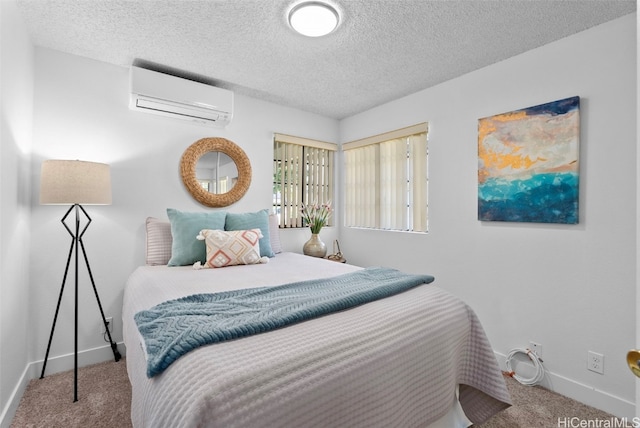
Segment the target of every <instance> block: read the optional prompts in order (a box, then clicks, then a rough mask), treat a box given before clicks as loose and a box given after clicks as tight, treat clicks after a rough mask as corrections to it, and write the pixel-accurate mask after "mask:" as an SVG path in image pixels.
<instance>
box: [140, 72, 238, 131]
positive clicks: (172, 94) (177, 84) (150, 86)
mask: <svg viewBox="0 0 640 428" xmlns="http://www.w3.org/2000/svg"><path fill="white" fill-rule="evenodd" d="M129 78H130V85H131V97H130V98H129V108H130V109H132V110H138V111H143V112H147V113H153V114H161V115H164V116H171V117H177V118H181V119H187V120H193V121H196V122H199V123H202V124H207V125H214V126H218V127H224V126H227V125H228V124H229V123H230V122H231V118H232V117H233V92H231V91H229V90H226V89H222V88H217V87H215V86H211V85H205V84H203V83H198V82H194V81H192V80H187V79H182V78H180V77H175V76H171V75H168V74H163V73H158V72H156V71H152V70H147V69H145V68H140V67H136V66H132V67H131V71H130V75H129Z"/></svg>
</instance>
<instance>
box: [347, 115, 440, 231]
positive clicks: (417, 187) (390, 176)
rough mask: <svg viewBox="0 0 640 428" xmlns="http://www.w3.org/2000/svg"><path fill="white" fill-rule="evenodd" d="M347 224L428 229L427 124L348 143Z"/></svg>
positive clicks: (353, 225)
mask: <svg viewBox="0 0 640 428" xmlns="http://www.w3.org/2000/svg"><path fill="white" fill-rule="evenodd" d="M343 150H344V160H345V225H346V226H350V227H364V228H376V229H384V230H402V231H415V232H426V231H427V208H428V204H427V184H428V176H427V154H428V152H427V124H426V123H423V124H419V125H415V126H412V127H408V128H403V129H400V130H396V131H392V132H389V133H385V134H381V135H377V136H374V137H369V138H365V139H362V140H358V141H354V142H350V143H346V144H344V145H343Z"/></svg>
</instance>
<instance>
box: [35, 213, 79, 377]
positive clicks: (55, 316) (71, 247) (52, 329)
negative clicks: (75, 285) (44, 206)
mask: <svg viewBox="0 0 640 428" xmlns="http://www.w3.org/2000/svg"><path fill="white" fill-rule="evenodd" d="M72 209H73V206H72V207H71V208H69V210H68V211H67V212H66V214H65V215H64V217H62V221H63V222H64V219H66V218H67V216H68V215H69V213H70V212H71V210H72ZM75 241H76V240H75V239H74V238H72V239H71V246H70V247H69V256H68V257H67V266H66V267H65V268H64V276H63V277H62V285H61V286H60V295H59V296H58V305H57V306H56V312H55V315H54V316H53V325H52V326H51V334H49V343H48V344H47V352H46V354H45V356H44V364H43V365H42V373H41V374H40V379H42V378H43V377H44V371H45V369H46V368H47V361H48V360H49V350H50V349H51V341H52V339H53V332H54V331H55V329H56V321H57V320H58V312H59V311H60V302H62V294H64V285H65V283H66V282H67V274H68V273H69V264H70V263H71V255H72V254H73V247H74V244H75Z"/></svg>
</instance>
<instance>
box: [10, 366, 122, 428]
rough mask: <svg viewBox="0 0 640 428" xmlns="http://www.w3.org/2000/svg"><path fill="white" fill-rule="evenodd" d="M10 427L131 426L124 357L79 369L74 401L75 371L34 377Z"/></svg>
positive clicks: (95, 427)
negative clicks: (41, 377)
mask: <svg viewBox="0 0 640 428" xmlns="http://www.w3.org/2000/svg"><path fill="white" fill-rule="evenodd" d="M11 427H12V428H14V427H15V428H22V427H30V428H31V427H33V428H35V427H43V428H44V427H47V428H70V427H83V428H84V427H86V428H126V427H131V384H130V383H129V377H128V376H127V366H126V361H125V359H124V358H123V359H121V360H120V361H118V362H117V363H116V362H114V361H109V362H105V363H100V364H95V365H92V366H87V367H82V368H80V369H78V401H76V402H75V403H74V402H73V370H71V371H68V372H64V373H57V374H54V375H46V376H45V377H44V378H43V379H33V380H32V381H30V382H29V385H28V386H27V389H26V391H25V393H24V395H23V396H22V399H21V400H20V405H19V407H18V410H17V411H16V415H15V417H14V418H13V422H12V424H11Z"/></svg>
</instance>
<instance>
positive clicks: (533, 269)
mask: <svg viewBox="0 0 640 428" xmlns="http://www.w3.org/2000/svg"><path fill="white" fill-rule="evenodd" d="M461 60H463V59H462V58H461ZM574 95H579V96H580V97H581V112H580V114H581V154H580V161H581V163H580V169H581V182H580V224H578V225H574V226H568V225H543V224H525V223H500V222H480V221H478V220H477V120H478V119H479V118H482V117H486V116H490V115H493V114H497V113H503V112H506V111H510V110H514V109H519V108H524V107H529V106H533V105H537V104H542V103H545V102H549V101H554V100H558V99H562V98H566V97H570V96H574ZM423 121H428V122H429V128H430V132H429V168H430V170H429V213H430V216H429V226H430V232H429V233H428V234H426V235H425V234H408V233H397V232H395V233H394V232H379V231H366V230H357V229H348V228H343V229H341V230H340V243H341V246H342V248H343V252H345V254H346V257H347V259H348V260H349V262H353V263H355V264H359V265H375V264H385V265H391V266H394V267H397V268H401V269H405V270H409V271H419V272H427V273H431V274H434V275H435V277H436V282H435V284H437V285H438V286H440V287H443V288H445V289H447V290H450V291H451V292H452V293H454V294H456V295H458V296H460V297H461V298H463V299H464V300H465V301H466V302H468V303H469V304H470V305H471V307H472V308H474V309H475V311H476V312H477V314H478V315H479V317H480V320H481V321H482V322H483V324H484V326H485V329H486V331H487V334H488V336H489V339H490V341H491V343H492V345H493V347H494V349H495V350H496V352H497V353H499V354H502V355H503V356H504V355H506V354H507V353H508V352H509V350H510V349H512V348H515V347H526V346H528V344H529V341H530V340H532V341H535V342H538V343H540V344H542V354H543V359H544V365H545V367H546V368H547V370H549V371H550V372H551V375H550V376H548V377H547V380H546V385H547V386H548V387H551V388H552V389H556V390H558V391H561V392H564V393H566V394H568V395H570V396H573V397H576V398H579V399H581V400H583V401H586V402H588V403H590V404H592V405H595V406H596V407H600V408H604V409H605V410H608V411H610V412H612V413H614V414H617V415H620V416H633V409H634V406H633V405H634V403H635V395H634V394H635V392H634V381H633V377H632V376H630V372H629V370H628V368H627V367H626V363H625V355H626V352H627V350H628V349H629V348H630V347H632V346H633V344H634V343H635V329H634V327H633V326H634V324H635V283H636V264H637V262H638V261H637V252H636V243H635V242H636V227H637V224H636V197H637V192H636V189H637V179H636V169H637V163H636V150H637V146H636V17H635V14H633V15H628V16H626V17H623V18H620V19H618V20H615V21H612V22H610V23H607V24H604V25H601V26H599V27H596V28H594V29H591V30H588V31H586V32H583V33H580V34H577V35H575V36H572V37H569V38H566V39H563V40H560V41H558V42H555V43H552V44H549V45H547V46H544V47H541V48H539V49H535V50H533V51H530V52H527V53H525V54H522V55H519V56H516V57H514V58H511V59H509V60H506V61H503V62H500V63H498V64H494V65H492V66H489V67H486V68H484V69H482V70H479V71H476V72H473V73H470V74H467V75H465V76H462V77H460V78H457V79H454V80H451V81H448V82H446V83H443V84H441V85H438V86H436V87H434V88H431V89H428V90H424V91H421V92H418V93H416V94H413V95H411V96H408V97H406V98H402V99H400V100H396V101H394V102H391V103H388V104H386V105H383V106H380V107H378V108H374V109H372V110H370V111H367V112H364V113H361V114H358V115H355V116H353V117H350V118H348V119H345V120H343V121H342V122H341V123H340V140H341V142H347V141H352V140H355V139H358V138H362V137H366V136H369V135H374V134H378V133H381V132H385V131H389V130H393V129H397V128H401V127H404V126H408V125H411V124H415V123H419V122H423ZM588 350H592V351H596V352H599V353H602V354H604V355H605V363H604V366H605V373H604V375H600V374H596V373H593V372H590V371H587V369H586V359H587V358H586V357H587V351H588Z"/></svg>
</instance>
